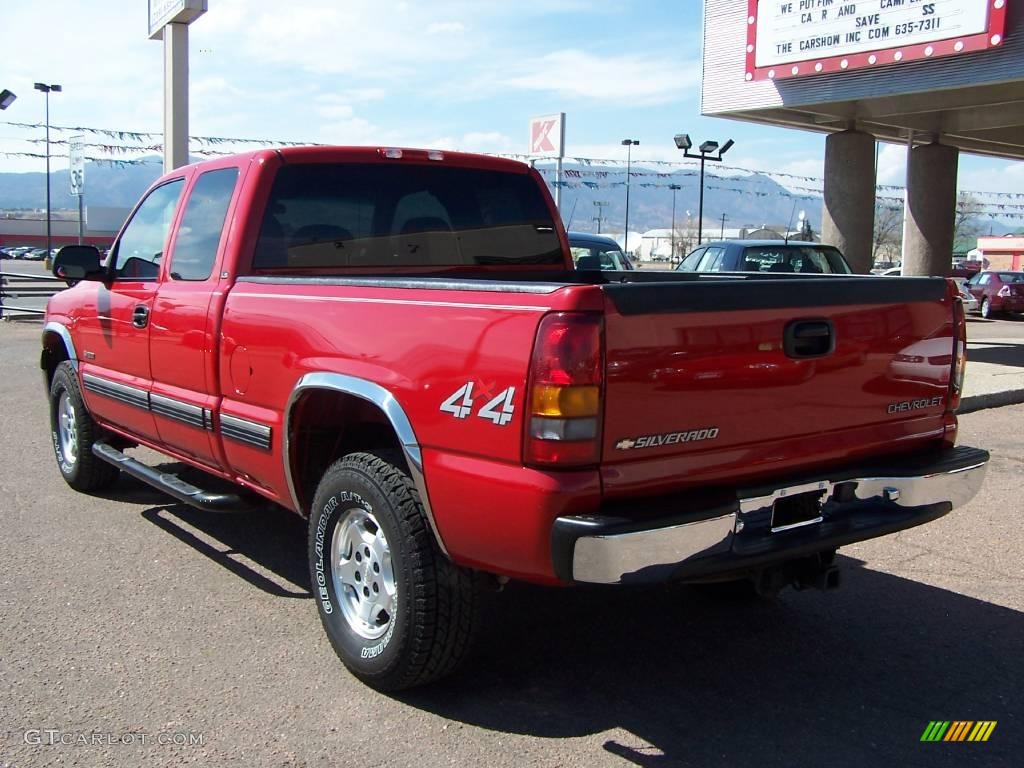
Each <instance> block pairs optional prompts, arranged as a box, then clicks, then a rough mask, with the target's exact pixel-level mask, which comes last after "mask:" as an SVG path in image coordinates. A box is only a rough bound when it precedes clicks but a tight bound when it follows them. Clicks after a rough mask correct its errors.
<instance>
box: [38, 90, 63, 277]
mask: <svg viewBox="0 0 1024 768" xmlns="http://www.w3.org/2000/svg"><path fill="white" fill-rule="evenodd" d="M35 89H36V90H37V91H42V92H43V93H45V94H46V262H47V263H49V261H50V249H51V248H52V247H53V243H52V242H51V235H50V91H54V92H56V93H60V92H61V91H62V90H63V89H62V88H61V87H60V86H59V85H57V84H56V83H54V84H53V85H46V83H36V84H35Z"/></svg>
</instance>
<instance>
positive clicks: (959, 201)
mask: <svg viewBox="0 0 1024 768" xmlns="http://www.w3.org/2000/svg"><path fill="white" fill-rule="evenodd" d="M981 213H982V204H981V201H980V200H979V199H978V198H976V197H975V196H974V195H972V194H971V193H970V192H960V193H959V194H958V195H957V196H956V217H955V218H954V220H953V243H954V246H955V244H956V243H959V242H960V241H961V240H969V239H971V238H974V237H977V236H978V233H979V232H980V231H981V222H980V221H978V219H979V218H980V217H981Z"/></svg>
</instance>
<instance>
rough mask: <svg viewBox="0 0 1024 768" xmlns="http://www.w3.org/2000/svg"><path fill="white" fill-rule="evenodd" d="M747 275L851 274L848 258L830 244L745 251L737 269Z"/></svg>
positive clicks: (772, 247)
mask: <svg viewBox="0 0 1024 768" xmlns="http://www.w3.org/2000/svg"><path fill="white" fill-rule="evenodd" d="M738 268H739V269H740V270H742V271H744V272H802V273H805V274H806V273H813V274H832V273H835V274H840V275H848V274H850V267H849V266H848V265H847V263H846V259H844V258H843V256H842V254H841V253H839V251H838V250H837V249H835V248H832V247H831V246H827V245H813V246H812V245H788V244H786V243H779V244H778V245H759V246H752V247H750V248H745V249H744V250H743V260H742V262H741V263H740V264H739V267H738Z"/></svg>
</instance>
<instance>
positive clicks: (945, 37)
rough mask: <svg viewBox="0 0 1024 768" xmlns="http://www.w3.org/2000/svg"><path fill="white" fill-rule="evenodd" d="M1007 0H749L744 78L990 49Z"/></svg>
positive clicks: (838, 69) (812, 72)
mask: <svg viewBox="0 0 1024 768" xmlns="http://www.w3.org/2000/svg"><path fill="white" fill-rule="evenodd" d="M1008 2H1010V0H856V1H855V2H851V1H845V0H748V3H749V7H748V11H747V71H746V79H747V80H766V79H771V80H775V79H781V78H785V77H796V76H800V75H815V74H819V73H825V72H845V71H848V70H851V69H864V68H868V67H875V66H881V65H883V64H895V63H898V62H903V61H914V60H918V59H929V58H936V57H938V56H948V55H951V54H957V53H967V52H968V51H981V50H985V49H987V48H992V47H995V46H997V45H999V44H1000V43H1002V41H1003V29H1004V27H1005V22H1006V4H1007V3H1008Z"/></svg>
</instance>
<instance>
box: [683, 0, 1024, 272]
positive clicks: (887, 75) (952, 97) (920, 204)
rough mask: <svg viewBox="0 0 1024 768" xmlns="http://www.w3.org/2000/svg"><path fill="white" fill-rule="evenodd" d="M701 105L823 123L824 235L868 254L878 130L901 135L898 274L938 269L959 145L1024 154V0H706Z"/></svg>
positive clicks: (857, 259) (769, 119)
mask: <svg viewBox="0 0 1024 768" xmlns="http://www.w3.org/2000/svg"><path fill="white" fill-rule="evenodd" d="M701 111H702V112H703V114H705V115H708V116H711V117H728V118H733V119H737V120H744V121H748V122H754V123H762V124H765V125H774V126H783V127H791V128H801V129H804V130H811V131H818V132H822V133H827V134H828V138H827V139H826V143H825V174H824V175H825V186H824V214H823V222H822V239H823V241H825V242H830V243H832V244H834V245H837V246H838V247H839V248H840V249H842V250H843V251H844V252H845V253H846V254H847V257H848V258H849V260H850V263H851V264H852V265H853V267H854V269H855V270H856V271H858V272H867V271H868V270H869V269H870V267H871V261H872V258H871V254H872V240H873V225H874V212H875V188H876V177H877V168H876V157H877V154H876V141H879V140H882V141H888V142H900V143H904V144H906V146H907V151H908V161H907V192H906V195H907V199H906V205H905V211H906V215H905V221H904V238H903V243H904V245H903V248H904V259H903V264H904V271H905V273H906V274H946V273H948V271H949V269H950V264H951V257H952V252H953V229H954V218H955V213H956V194H957V191H956V182H957V165H958V160H959V154H960V152H967V153H972V154H981V155H989V156H994V157H1002V158H1008V159H1017V160H1024V0H931V1H929V0H871V1H870V2H867V1H865V0H857V2H842V1H840V0H771V1H770V2H765V1H764V0H715V2H706V3H705V4H704V78H703V88H702V94H701Z"/></svg>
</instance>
